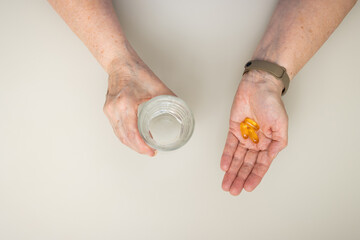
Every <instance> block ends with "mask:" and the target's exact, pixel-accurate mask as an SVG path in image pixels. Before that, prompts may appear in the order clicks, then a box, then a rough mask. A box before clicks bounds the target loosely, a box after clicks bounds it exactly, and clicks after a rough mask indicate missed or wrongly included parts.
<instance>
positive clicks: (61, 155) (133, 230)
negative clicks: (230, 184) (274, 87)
mask: <svg viewBox="0 0 360 240" xmlns="http://www.w3.org/2000/svg"><path fill="white" fill-rule="evenodd" d="M275 4H276V1H275V0H258V1H235V0H225V1H215V0H210V1H209V0H208V1H205V0H204V1H202V0H199V1H193V0H192V1H191V0H184V1H165V0H162V1H161V0H152V1H148V0H131V1H129V0H119V1H115V5H116V9H117V12H118V14H119V18H120V21H121V23H122V25H123V28H124V30H125V32H126V34H127V37H128V39H129V40H130V42H131V43H132V44H133V46H134V48H135V49H136V50H137V52H138V53H139V55H140V56H141V57H142V58H143V59H144V61H145V62H146V63H147V64H148V65H149V66H150V67H151V69H153V71H154V72H155V73H156V74H157V75H158V76H159V77H160V78H161V79H162V80H163V81H164V82H165V83H166V84H167V85H168V86H169V87H170V88H171V89H173V90H174V91H175V92H176V93H177V94H178V95H179V96H180V97H181V98H183V99H184V100H185V101H186V102H187V103H188V105H189V106H190V107H191V108H192V110H193V112H194V115H195V118H196V127H195V132H194V135H193V137H192V139H191V140H190V141H189V142H188V144H187V145H185V146H184V147H183V148H181V149H179V150H177V151H174V152H167V153H160V154H158V156H157V157H156V158H149V157H146V156H140V155H138V154H136V153H135V152H133V151H131V150H129V149H128V148H127V147H125V146H123V145H121V143H120V142H119V141H118V140H117V138H116V137H115V135H114V134H113V132H112V129H111V127H110V125H109V123H108V120H107V119H106V117H105V115H104V114H103V111H102V106H103V103H104V100H105V94H106V89H107V75H106V73H105V72H104V71H103V70H102V68H101V67H100V65H99V64H98V63H97V62H96V60H95V59H94V58H93V57H92V55H91V54H90V52H89V51H88V50H87V49H86V47H85V46H84V45H83V44H82V43H81V42H80V40H79V39H78V38H77V37H76V36H75V35H74V34H73V33H72V32H71V31H70V29H69V28H68V27H67V26H66V24H65V23H64V22H63V20H62V19H61V18H60V17H59V16H58V15H57V14H56V13H55V11H53V9H52V8H51V7H50V5H49V4H48V3H47V2H46V1H25V0H22V1H1V2H0V70H1V71H0V111H1V113H0V239H4V240H12V239H14V240H15V239H16V240H17V239H26V240H30V239H34V240H35V239H36V240H42V239H44V240H45V239H46V240H48V239H87V240H90V239H124V240H125V239H126V240H131V239H156V240H162V239H164V240H165V239H166V240H168V239H171V240H180V239H181V240H183V239H206V240H212V239H214V240H218V239H227V240H228V239H284V240H285V239H286V240H287V239H299V240H300V239H326V240H329V239H359V238H360V206H359V203H360V152H359V142H360V140H359V136H360V125H359V122H360V92H359V90H360V78H359V69H360V63H359V59H360V46H359V44H360V27H359V26H360V7H359V5H357V6H355V8H354V9H353V10H352V12H351V13H350V14H349V15H348V16H347V17H346V18H345V20H344V21H343V23H342V24H341V25H340V27H339V28H338V29H337V30H336V31H335V33H334V34H333V35H332V36H331V38H330V39H329V40H328V41H327V42H326V44H325V45H324V46H323V47H322V48H321V49H320V51H319V52H318V53H317V54H316V55H315V56H314V57H313V58H312V59H311V60H310V61H309V62H308V64H307V65H306V66H305V67H304V68H303V70H302V71H301V72H300V73H299V74H298V75H297V76H296V78H295V79H294V81H293V82H292V83H291V86H290V89H289V91H288V93H287V95H286V96H285V97H284V102H285V105H286V108H287V111H288V114H289V119H290V124H289V146H288V147H287V148H286V149H285V150H284V151H282V152H281V153H280V154H279V156H278V157H277V158H276V160H275V161H274V162H273V164H272V166H271V168H270V170H269V172H268V174H267V175H266V177H265V178H264V180H263V182H262V183H261V184H260V185H259V187H258V188H257V189H256V190H255V191H254V192H252V193H246V192H243V193H242V194H241V195H240V196H238V197H233V196H231V195H230V194H228V193H226V192H223V191H222V189H221V181H222V176H223V172H222V171H221V170H220V168H219V162H220V156H221V154H222V149H223V146H224V143H225V138H226V134H227V127H228V119H229V110H230V107H231V103H232V98H233V96H234V93H235V90H236V87H237V85H238V82H239V80H240V78H241V74H242V67H243V65H244V63H245V62H246V61H247V60H248V59H249V58H250V57H251V55H252V51H253V50H254V48H255V46H256V45H257V42H258V41H259V39H260V37H261V36H262V33H263V31H264V29H265V27H266V25H267V22H268V19H269V18H270V16H271V13H272V10H273V9H274V7H275Z"/></svg>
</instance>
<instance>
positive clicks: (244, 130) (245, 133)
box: [240, 122, 249, 139]
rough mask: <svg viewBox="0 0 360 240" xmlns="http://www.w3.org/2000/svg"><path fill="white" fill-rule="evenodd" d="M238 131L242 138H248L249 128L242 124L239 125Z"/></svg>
mask: <svg viewBox="0 0 360 240" xmlns="http://www.w3.org/2000/svg"><path fill="white" fill-rule="evenodd" d="M240 131H241V135H242V137H243V138H245V139H247V138H248V137H249V127H248V126H247V125H246V124H245V123H244V122H242V123H240Z"/></svg>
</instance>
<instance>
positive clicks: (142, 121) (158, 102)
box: [138, 95, 195, 151]
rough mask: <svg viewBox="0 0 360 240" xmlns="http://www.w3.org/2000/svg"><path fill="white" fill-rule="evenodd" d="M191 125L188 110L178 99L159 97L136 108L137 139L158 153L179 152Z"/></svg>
mask: <svg viewBox="0 0 360 240" xmlns="http://www.w3.org/2000/svg"><path fill="white" fill-rule="evenodd" d="M194 125H195V121H194V116H193V114H192V112H191V110H190V108H189V107H188V106H187V105H186V103H185V102H184V101H183V100H182V99H180V98H178V97H175V96H170V95H161V96H157V97H154V98H152V99H150V100H149V101H147V102H144V103H142V104H140V106H139V110H138V128H139V131H140V135H141V137H142V138H143V139H144V140H145V142H146V143H147V144H148V145H149V146H150V147H152V148H155V149H158V150H162V151H171V150H175V149H178V148H180V147H181V146H183V145H184V144H185V143H186V142H187V141H188V140H189V139H190V137H191V135H192V133H193V131H194Z"/></svg>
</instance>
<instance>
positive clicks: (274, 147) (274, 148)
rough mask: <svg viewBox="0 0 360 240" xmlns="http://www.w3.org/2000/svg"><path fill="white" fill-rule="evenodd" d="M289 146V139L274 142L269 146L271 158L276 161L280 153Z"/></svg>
mask: <svg viewBox="0 0 360 240" xmlns="http://www.w3.org/2000/svg"><path fill="white" fill-rule="evenodd" d="M286 146H287V137H286V139H281V140H279V141H275V140H274V141H272V142H271V143H270V145H269V152H268V154H269V157H270V158H271V159H274V158H275V157H276V156H277V155H278V153H279V152H280V151H281V150H283V149H284V148H285V147H286Z"/></svg>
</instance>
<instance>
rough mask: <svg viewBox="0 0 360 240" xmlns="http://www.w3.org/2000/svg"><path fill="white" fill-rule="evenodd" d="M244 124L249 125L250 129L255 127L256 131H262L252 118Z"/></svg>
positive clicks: (247, 119) (246, 119)
mask: <svg viewBox="0 0 360 240" xmlns="http://www.w3.org/2000/svg"><path fill="white" fill-rule="evenodd" d="M244 122H245V123H246V124H247V125H249V126H250V127H253V128H254V129H255V131H257V130H259V129H260V127H259V125H258V124H257V123H256V122H255V121H254V120H252V119H250V118H245V120H244Z"/></svg>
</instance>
